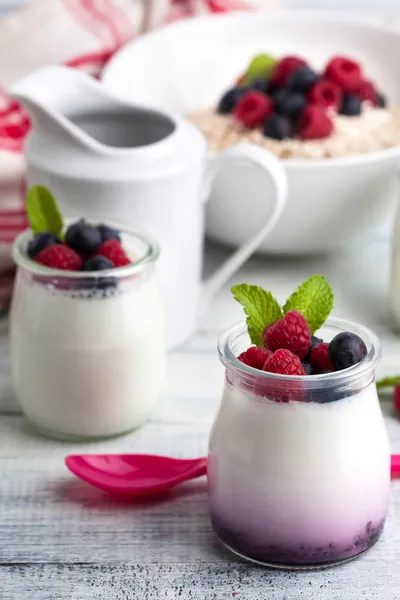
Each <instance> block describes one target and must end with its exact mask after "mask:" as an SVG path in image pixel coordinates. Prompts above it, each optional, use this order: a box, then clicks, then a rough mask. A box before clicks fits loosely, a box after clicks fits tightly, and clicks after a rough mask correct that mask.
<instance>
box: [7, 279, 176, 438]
mask: <svg viewBox="0 0 400 600" xmlns="http://www.w3.org/2000/svg"><path fill="white" fill-rule="evenodd" d="M14 294H15V296H14V301H13V307H12V310H13V317H12V323H13V325H12V331H11V341H12V344H11V345H12V366H13V380H14V387H15V391H16V395H17V399H18V401H19V403H20V404H21V407H22V408H23V410H24V412H25V414H26V415H27V416H28V418H29V419H30V420H31V421H32V422H33V423H35V424H37V425H38V426H39V427H41V428H44V429H48V430H49V431H51V432H58V433H60V434H67V435H75V436H92V437H97V436H106V435H114V434H117V433H123V432H126V431H128V430H130V429H133V428H135V427H137V426H139V425H141V424H142V423H143V422H144V421H145V420H146V419H147V417H148V416H149V413H150V412H151V411H152V410H153V409H154V407H155V405H156V403H157V401H158V398H159V395H160V392H161V386H162V383H163V377H164V368H165V366H164V362H165V355H164V345H163V318H162V309H161V306H160V299H159V293H158V286H157V282H156V277H155V275H154V272H152V273H150V272H146V273H145V274H143V273H140V274H138V275H134V276H133V277H132V278H131V279H130V280H129V281H125V282H124V284H123V285H121V286H120V285H118V287H116V288H113V289H111V290H108V291H102V290H99V291H98V292H96V293H93V294H89V295H87V294H86V295H85V294H79V293H75V294H73V293H69V292H67V291H62V290H55V289H52V288H50V287H49V286H45V285H43V284H41V283H40V282H35V281H34V280H32V278H31V277H29V276H28V275H27V274H26V273H24V272H23V271H22V270H20V271H19V274H18V278H17V281H16V285H15V291H14Z"/></svg>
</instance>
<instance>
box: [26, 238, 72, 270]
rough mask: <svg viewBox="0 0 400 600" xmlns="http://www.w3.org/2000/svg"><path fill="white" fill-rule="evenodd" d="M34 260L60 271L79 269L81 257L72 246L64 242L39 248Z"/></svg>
mask: <svg viewBox="0 0 400 600" xmlns="http://www.w3.org/2000/svg"><path fill="white" fill-rule="evenodd" d="M35 261H36V262H38V263H40V264H41V265H45V266H46V267H51V268H52V269H61V270H62V271H79V269H80V268H81V266H82V259H81V257H80V256H79V254H77V253H76V252H75V251H74V250H72V248H68V246H65V245H64V244H54V246H48V247H47V248H44V249H43V250H41V251H40V252H39V253H38V254H36V256H35Z"/></svg>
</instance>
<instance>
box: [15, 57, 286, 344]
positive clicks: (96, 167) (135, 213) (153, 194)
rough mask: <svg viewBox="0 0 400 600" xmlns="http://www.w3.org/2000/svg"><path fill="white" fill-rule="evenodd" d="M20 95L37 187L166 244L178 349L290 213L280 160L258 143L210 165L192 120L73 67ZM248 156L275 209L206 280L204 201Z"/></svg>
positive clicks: (171, 322) (35, 78) (68, 207)
mask: <svg viewBox="0 0 400 600" xmlns="http://www.w3.org/2000/svg"><path fill="white" fill-rule="evenodd" d="M11 94H12V95H13V96H14V98H16V99H17V100H18V101H19V102H21V103H22V104H23V105H24V107H25V108H26V109H27V110H28V112H29V113H30V115H31V117H32V122H33V128H32V132H31V134H30V136H29V139H28V141H27V144H26V150H25V152H26V159H27V165H28V185H33V184H42V185H45V186H48V187H49V188H50V189H51V190H52V192H53V193H54V195H55V197H56V198H57V200H58V202H59V205H60V208H61V210H62V211H63V213H64V214H67V215H68V216H72V217H75V216H80V217H82V216H83V217H86V218H88V219H90V220H94V221H96V220H97V221H98V220H100V219H101V220H102V221H107V219H109V220H110V221H119V222H122V223H126V224H129V226H131V227H133V228H135V229H137V230H141V229H142V230H146V231H148V232H149V233H150V234H151V235H152V236H154V237H155V238H157V240H158V241H159V243H160V246H161V260H160V263H159V275H160V279H161V287H162V292H163V299H164V305H165V311H166V322H167V340H168V347H169V348H172V347H175V346H177V345H178V344H179V343H181V342H182V341H184V340H185V339H186V338H187V337H188V336H189V335H190V334H191V333H193V332H194V330H195V328H196V322H197V318H198V316H199V314H200V313H201V312H203V311H204V310H205V309H206V308H207V306H208V304H209V302H210V300H211V298H212V296H213V295H214V293H215V292H216V290H217V289H218V288H219V287H220V286H221V285H222V284H223V283H224V282H226V280H227V279H229V278H230V277H231V275H232V274H233V273H234V272H235V271H236V270H237V269H238V268H239V267H240V266H241V265H242V264H243V263H244V262H245V261H246V260H247V259H248V258H249V256H250V255H251V254H252V253H253V252H254V251H255V250H256V249H257V247H258V246H259V244H260V243H261V242H262V241H263V240H264V239H265V237H266V236H267V235H268V233H269V232H270V231H272V229H273V227H274V225H275V223H276V222H277V220H278V218H279V216H280V215H281V213H282V210H283V207H284V203H285V201H286V195H287V188H286V176H285V174H284V171H283V169H282V167H281V165H280V163H279V161H278V160H277V159H276V158H275V157H274V156H273V155H272V154H268V153H267V152H265V150H261V149H259V148H258V147H256V146H253V145H249V144H246V145H245V144H243V145H238V146H235V147H233V148H230V149H229V150H227V151H226V152H225V153H223V154H222V155H220V156H219V157H218V159H217V158H215V159H213V160H211V161H207V158H206V144H205V140H204V139H203V137H202V135H201V134H200V133H199V131H198V130H197V129H196V128H195V127H194V126H193V125H191V124H190V123H189V122H187V121H186V120H184V119H182V118H176V117H174V116H172V115H169V114H166V113H161V112H157V111H154V110H149V109H146V108H144V107H139V106H133V105H130V104H126V103H124V102H122V101H120V100H117V99H115V98H113V97H112V96H110V95H109V93H108V92H107V91H106V90H105V89H104V88H103V86H102V85H101V84H100V83H98V82H97V81H95V80H94V79H92V78H90V77H89V76H87V75H84V74H82V73H79V72H77V71H75V70H72V69H68V68H66V67H46V68H43V69H40V70H38V71H35V72H33V73H32V74H30V75H28V76H27V77H25V78H24V79H23V80H21V81H19V82H17V84H16V85H15V86H14V87H13V88H12V89H11ZM243 160H245V161H250V162H252V163H253V164H256V165H257V166H258V167H259V168H260V169H261V170H262V171H263V172H265V173H266V174H267V175H268V177H270V178H271V180H272V182H273V185H274V189H275V204H274V208H273V210H272V213H270V214H268V215H266V217H265V220H264V221H260V223H259V228H258V231H255V232H254V235H253V236H252V237H251V239H249V240H248V241H246V243H244V244H243V245H242V246H241V247H240V248H239V249H238V250H236V251H235V252H234V253H233V254H232V256H231V257H230V258H229V259H228V260H227V261H226V262H225V263H224V264H223V265H222V267H220V268H219V269H218V271H217V272H216V273H214V274H213V275H212V277H211V278H210V279H209V280H208V281H207V282H206V283H204V284H202V283H201V271H202V256H203V253H202V250H203V237H204V227H203V220H204V219H203V202H204V201H205V200H206V199H207V198H208V196H209V191H210V184H211V183H212V180H213V178H214V176H215V175H216V173H217V172H218V170H219V169H220V168H221V167H223V165H224V164H226V163H227V162H228V161H229V162H230V163H231V162H232V161H243Z"/></svg>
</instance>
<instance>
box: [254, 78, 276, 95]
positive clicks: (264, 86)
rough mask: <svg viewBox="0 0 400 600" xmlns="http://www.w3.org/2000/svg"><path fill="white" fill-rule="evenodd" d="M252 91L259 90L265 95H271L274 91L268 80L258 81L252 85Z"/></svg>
mask: <svg viewBox="0 0 400 600" xmlns="http://www.w3.org/2000/svg"><path fill="white" fill-rule="evenodd" d="M251 89H252V90H258V91H259V92H262V93H263V94H269V93H270V92H271V91H272V85H271V84H270V82H269V81H268V79H256V80H255V81H253V83H252V84H251Z"/></svg>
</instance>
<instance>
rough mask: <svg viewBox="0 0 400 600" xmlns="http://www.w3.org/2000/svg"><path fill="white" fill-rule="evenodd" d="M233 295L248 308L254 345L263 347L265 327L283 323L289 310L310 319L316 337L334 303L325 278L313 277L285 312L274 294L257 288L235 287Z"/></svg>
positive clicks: (247, 321)
mask: <svg viewBox="0 0 400 600" xmlns="http://www.w3.org/2000/svg"><path fill="white" fill-rule="evenodd" d="M232 293H233V296H234V298H235V300H237V301H238V302H239V303H240V304H241V305H242V306H243V307H244V312H245V313H246V315H247V319H246V323H247V328H248V331H249V336H250V339H251V341H252V343H253V344H255V345H256V346H260V347H262V346H263V345H264V342H263V332H264V329H265V327H267V325H271V323H274V322H275V321H278V320H279V319H281V318H282V317H283V316H284V314H286V313H287V312H289V310H297V311H298V312H300V313H301V314H302V315H303V316H304V317H305V318H306V320H307V322H308V324H309V326H310V330H311V333H315V332H316V331H317V330H318V329H319V328H320V327H322V325H323V324H324V323H325V321H326V319H327V318H328V317H329V315H330V312H331V310H332V308H333V301H334V297H333V292H332V289H331V286H330V285H329V283H328V282H327V281H326V279H325V277H322V276H321V275H313V276H312V277H309V278H308V279H307V280H306V281H304V282H303V283H302V284H301V285H300V286H299V287H298V288H297V290H296V291H295V292H294V293H293V294H292V295H291V296H290V297H289V298H288V299H287V301H286V303H285V305H284V307H283V309H282V308H281V307H280V305H279V303H278V301H277V300H276V299H275V298H274V296H273V295H272V294H271V292H267V291H266V290H263V289H262V288H261V287H259V286H257V285H248V284H246V283H242V284H241V285H235V286H234V287H233V288H232Z"/></svg>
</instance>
